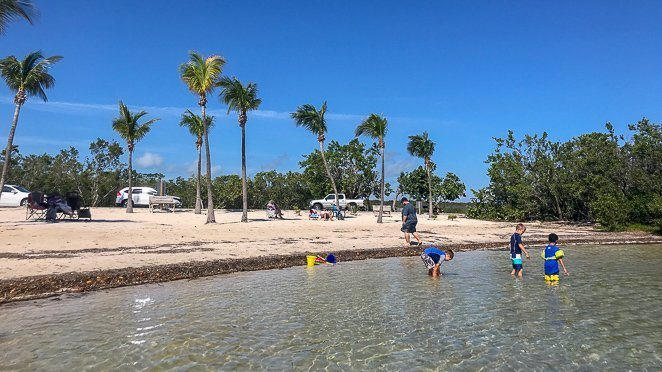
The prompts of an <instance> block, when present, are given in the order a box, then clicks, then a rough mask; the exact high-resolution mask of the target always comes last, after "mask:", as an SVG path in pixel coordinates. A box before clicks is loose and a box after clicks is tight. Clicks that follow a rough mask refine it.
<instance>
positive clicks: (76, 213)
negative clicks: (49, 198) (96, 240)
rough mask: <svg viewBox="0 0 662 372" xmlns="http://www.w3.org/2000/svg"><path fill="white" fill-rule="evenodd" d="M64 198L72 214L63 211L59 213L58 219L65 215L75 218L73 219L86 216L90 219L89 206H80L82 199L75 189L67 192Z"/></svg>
mask: <svg viewBox="0 0 662 372" xmlns="http://www.w3.org/2000/svg"><path fill="white" fill-rule="evenodd" d="M65 199H66V201H67V205H68V206H69V207H70V208H71V211H72V212H73V214H72V215H67V214H65V213H60V219H62V218H66V217H69V218H75V219H81V218H88V219H90V220H91V219H92V213H91V212H90V208H83V207H82V201H81V198H80V195H79V194H78V192H76V191H70V192H68V193H67V195H66V198H65Z"/></svg>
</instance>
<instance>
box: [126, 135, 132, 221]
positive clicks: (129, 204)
mask: <svg viewBox="0 0 662 372" xmlns="http://www.w3.org/2000/svg"><path fill="white" fill-rule="evenodd" d="M126 213H133V150H132V149H131V148H129V191H128V195H127V198H126Z"/></svg>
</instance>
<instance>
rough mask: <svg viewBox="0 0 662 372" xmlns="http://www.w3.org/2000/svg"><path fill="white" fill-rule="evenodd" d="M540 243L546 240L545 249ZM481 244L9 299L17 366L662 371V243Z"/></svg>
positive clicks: (4, 334)
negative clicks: (554, 276)
mask: <svg viewBox="0 0 662 372" xmlns="http://www.w3.org/2000/svg"><path fill="white" fill-rule="evenodd" d="M535 251H537V250H535ZM565 251H566V255H567V256H566V257H567V258H566V261H567V265H568V268H569V269H570V271H571V276H569V277H563V278H562V279H561V283H560V284H559V285H558V286H548V285H547V284H545V282H544V281H543V280H542V279H541V276H542V265H543V263H542V259H541V258H539V256H538V255H537V254H536V255H535V256H534V258H533V259H532V260H529V261H525V278H524V280H515V279H513V278H511V276H510V262H509V259H508V254H507V253H505V252H491V251H480V252H466V253H460V254H458V255H457V256H456V259H455V260H453V261H451V262H448V263H446V264H444V266H443V268H442V272H443V273H444V274H445V275H444V276H443V277H442V278H441V279H433V278H430V277H428V276H427V275H426V272H425V270H424V267H423V264H422V263H421V262H420V259H419V258H417V257H414V258H392V259H381V260H367V261H355V262H347V263H341V264H339V265H337V266H336V267H315V268H313V269H306V268H303V267H295V268H290V269H285V270H271V271H261V272H250V273H240V274H233V275H224V276H217V277H210V278H204V279H199V280H191V281H178V282H171V283H165V284H161V285H144V286H137V287H127V288H119V289H114V290H109V291H101V292H94V293H90V294H87V295H82V296H65V297H62V298H61V299H58V300H53V299H46V300H39V301H33V302H24V303H16V304H10V305H7V306H2V307H0V357H1V358H2V363H1V364H0V367H1V368H2V369H12V370H14V369H19V370H35V369H40V370H98V369H104V370H106V369H108V370H109V369H123V370H137V369H156V370H160V369H170V368H174V369H187V368H192V367H193V368H196V369H208V370H217V369H223V370H228V369H239V370H245V369H266V368H271V369H277V370H282V369H286V370H288V369H296V370H311V369H312V370H318V369H330V370H367V369H371V370H372V369H384V370H411V369H416V370H426V369H430V370H435V369H442V370H477V369H483V370H494V369H496V370H512V369H519V370H549V369H554V370H628V369H631V370H651V371H652V370H660V369H661V366H662V359H661V356H662V320H661V319H662V301H661V298H662V296H661V295H662V284H661V283H662V281H661V280H662V246H660V245H657V246H652V245H648V246H608V247H570V248H566V249H565Z"/></svg>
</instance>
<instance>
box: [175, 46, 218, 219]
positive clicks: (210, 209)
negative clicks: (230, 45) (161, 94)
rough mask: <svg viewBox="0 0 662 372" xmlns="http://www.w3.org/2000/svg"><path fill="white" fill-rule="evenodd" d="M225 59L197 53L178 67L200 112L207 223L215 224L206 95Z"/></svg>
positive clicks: (216, 81)
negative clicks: (205, 164) (203, 143)
mask: <svg viewBox="0 0 662 372" xmlns="http://www.w3.org/2000/svg"><path fill="white" fill-rule="evenodd" d="M224 64H225V59H223V57H221V56H209V57H207V58H205V57H203V56H202V55H201V54H199V53H197V52H190V53H189V61H188V62H186V63H183V64H182V65H181V66H179V74H180V76H181V78H182V80H183V81H184V83H185V84H186V86H187V87H188V89H189V90H190V91H191V93H193V94H195V95H197V96H198V97H199V99H198V105H199V106H200V109H201V111H202V123H203V132H204V142H205V153H206V157H207V176H206V181H207V223H214V222H216V218H215V216H214V200H213V199H212V192H213V190H212V187H211V154H210V152H209V135H208V133H207V132H208V131H207V112H206V110H207V95H208V94H211V93H212V92H213V91H214V88H216V85H217V83H218V79H219V77H220V76H221V70H222V69H223V65H224Z"/></svg>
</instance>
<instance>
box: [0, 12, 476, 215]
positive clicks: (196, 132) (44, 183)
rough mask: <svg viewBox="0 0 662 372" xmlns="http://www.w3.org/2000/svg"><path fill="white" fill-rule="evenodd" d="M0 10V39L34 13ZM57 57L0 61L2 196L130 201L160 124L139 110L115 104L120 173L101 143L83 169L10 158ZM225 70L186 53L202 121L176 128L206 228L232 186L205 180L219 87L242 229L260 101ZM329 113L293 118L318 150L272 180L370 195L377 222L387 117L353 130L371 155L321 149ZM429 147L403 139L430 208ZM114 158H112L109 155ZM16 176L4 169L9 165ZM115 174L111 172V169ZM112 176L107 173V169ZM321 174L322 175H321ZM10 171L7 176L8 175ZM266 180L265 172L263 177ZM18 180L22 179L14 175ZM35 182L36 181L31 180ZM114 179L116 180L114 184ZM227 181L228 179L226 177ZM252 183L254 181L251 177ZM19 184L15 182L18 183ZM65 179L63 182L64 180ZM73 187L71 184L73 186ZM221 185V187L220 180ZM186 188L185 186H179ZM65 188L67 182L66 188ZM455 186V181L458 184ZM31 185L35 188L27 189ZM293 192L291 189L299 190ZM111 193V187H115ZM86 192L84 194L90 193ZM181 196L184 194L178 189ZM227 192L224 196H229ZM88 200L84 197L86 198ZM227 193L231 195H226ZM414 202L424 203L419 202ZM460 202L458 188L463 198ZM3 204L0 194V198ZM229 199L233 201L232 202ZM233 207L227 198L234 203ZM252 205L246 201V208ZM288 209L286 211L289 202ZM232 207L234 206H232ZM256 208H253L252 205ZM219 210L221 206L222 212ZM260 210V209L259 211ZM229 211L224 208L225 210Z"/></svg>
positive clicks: (109, 147)
mask: <svg viewBox="0 0 662 372" xmlns="http://www.w3.org/2000/svg"><path fill="white" fill-rule="evenodd" d="M2 4H3V5H2V6H0V34H2V33H3V32H4V30H5V28H6V25H7V23H9V22H10V21H14V20H18V19H25V20H27V21H28V22H30V23H32V21H33V18H34V16H35V15H36V9H35V8H34V6H33V5H32V2H31V1H29V0H6V1H3V3H2ZM61 59H62V57H61V56H52V57H44V55H43V54H42V53H41V52H40V51H36V52H32V53H29V54H28V55H27V56H26V57H25V58H23V59H22V60H21V59H18V58H17V57H15V56H9V57H6V58H4V59H2V60H0V76H2V78H3V79H4V81H5V83H6V84H7V87H8V88H9V89H10V90H11V91H12V92H14V104H15V111H14V115H13V120H12V124H11V126H10V131H9V136H8V139H7V146H6V147H5V151H4V154H3V166H2V173H1V175H0V189H1V188H2V186H3V185H4V184H5V182H6V180H8V179H10V177H13V178H12V179H14V181H12V182H15V183H22V184H23V185H25V186H27V187H28V188H35V187H36V188H46V189H48V188H50V189H51V191H53V189H63V188H64V185H67V186H68V187H70V188H71V187H73V186H75V187H76V188H77V189H78V191H79V193H80V194H81V195H82V196H83V197H84V198H85V196H86V195H87V197H88V198H89V203H90V204H91V205H93V206H95V205H97V204H99V205H107V204H110V203H111V200H112V197H111V196H110V194H111V193H110V192H109V191H108V190H109V189H106V188H108V187H109V185H111V184H113V186H117V183H118V179H116V177H120V178H123V177H126V179H127V181H128V182H127V183H128V195H131V193H132V188H133V184H134V180H135V181H139V180H140V177H141V175H140V174H139V173H136V172H135V171H134V170H133V153H134V151H135V148H136V145H137V143H138V142H139V141H140V140H142V139H143V138H144V137H145V136H146V135H147V134H148V133H149V132H150V130H151V129H152V126H153V125H154V124H155V123H157V122H158V121H159V118H151V119H148V118H147V117H146V116H147V115H148V113H147V112H145V111H140V112H131V111H130V110H129V108H128V106H127V105H125V104H124V102H122V100H120V101H119V105H118V108H119V114H118V116H117V117H115V118H114V119H113V120H112V128H113V130H115V131H116V132H117V134H118V135H119V136H120V137H121V138H122V139H123V141H124V142H125V143H124V144H125V146H126V149H127V152H128V154H127V155H128V165H127V169H126V171H125V172H124V173H122V172H121V171H120V170H119V169H115V168H117V167H119V158H118V157H117V156H116V155H117V154H118V153H120V154H121V153H123V151H122V149H121V148H119V145H118V144H117V143H115V142H112V143H110V142H107V141H105V140H101V139H98V140H97V141H96V142H94V143H93V144H92V145H90V152H91V156H90V157H89V158H87V159H85V161H84V162H80V161H78V151H77V150H76V149H74V148H69V149H65V150H62V151H60V153H59V154H57V155H55V156H50V155H47V154H44V155H29V156H26V157H20V154H18V153H16V148H15V146H14V145H13V141H14V135H15V132H16V127H17V124H18V119H19V115H20V111H21V108H22V107H23V105H24V104H25V103H26V102H27V99H28V98H30V97H38V98H40V99H42V100H43V101H47V100H48V98H47V96H46V90H48V89H50V88H52V87H53V86H54V84H55V78H54V77H53V76H52V75H51V74H50V73H49V70H50V68H51V67H52V66H53V64H55V63H57V62H59V61H60V60H61ZM225 64H226V60H225V58H223V57H222V56H220V55H211V56H203V55H201V54H200V53H197V52H195V51H192V52H190V53H189V56H188V60H187V61H186V62H184V63H182V64H181V65H180V66H179V68H178V72H179V77H180V78H181V80H182V82H183V83H184V84H185V85H186V87H187V88H188V89H189V91H190V92H191V93H192V94H193V96H194V97H195V98H197V104H198V106H199V107H200V115H199V116H198V115H197V114H195V113H193V112H192V111H190V110H187V111H186V112H184V113H183V114H182V118H181V121H180V125H181V126H182V127H185V128H187V129H188V131H189V132H190V133H191V134H192V135H193V137H194V139H195V146H196V149H197V155H198V162H197V174H196V175H195V177H194V178H193V181H194V182H193V183H194V184H193V185H189V186H191V189H192V190H193V189H195V201H194V202H193V204H194V206H195V207H194V208H195V209H194V213H196V214H200V213H202V207H203V201H202V199H203V198H202V194H203V193H206V194H207V198H206V199H207V203H206V204H207V222H208V223H213V222H215V216H214V193H215V191H217V189H219V188H220V189H224V188H225V186H224V185H225V184H227V183H230V184H232V183H233V182H234V178H233V177H232V176H220V177H216V178H215V179H212V177H211V155H210V146H209V131H210V129H211V127H212V125H213V122H214V118H213V117H210V116H208V115H207V114H206V110H207V104H208V101H209V98H210V97H211V96H212V95H213V94H214V91H215V90H216V89H217V88H218V89H219V90H220V92H219V95H218V99H219V101H220V102H221V103H222V104H224V105H226V106H227V113H228V114H230V112H231V111H234V112H235V113H236V114H237V121H238V124H239V126H240V128H241V144H242V146H241V204H242V212H243V213H242V217H241V221H242V222H247V221H248V216H247V211H248V208H249V203H256V200H259V196H257V195H253V197H252V198H251V197H250V196H249V194H250V193H249V188H250V187H251V182H253V181H251V180H249V178H248V177H247V174H246V170H247V164H246V124H247V121H248V113H249V112H250V111H253V110H257V109H258V108H259V106H260V105H261V103H262V100H261V99H260V98H259V97H258V88H257V84H255V83H253V82H248V83H245V84H244V83H242V82H241V81H240V80H238V79H237V78H236V77H232V78H230V77H228V76H222V71H223V67H224V65H225ZM326 111H327V102H326V101H325V102H324V103H323V104H322V106H321V107H320V108H319V109H318V108H316V107H315V106H314V105H312V104H303V105H300V106H298V107H297V109H296V110H295V111H294V112H293V113H292V114H291V117H292V119H293V120H294V124H295V125H296V126H299V127H303V128H305V129H306V130H308V131H310V132H311V133H312V134H313V135H315V136H317V141H318V142H319V150H315V152H313V153H312V154H310V155H308V156H306V157H305V160H303V161H302V162H301V165H302V167H304V169H305V170H304V172H303V174H297V173H293V172H289V173H287V174H286V175H282V174H278V173H277V174H276V175H277V176H278V177H276V175H274V177H275V178H277V179H279V180H283V178H284V180H285V181H293V183H292V184H296V182H295V180H297V179H298V178H300V177H303V178H304V179H305V180H306V182H305V183H306V185H307V189H308V190H309V191H310V194H305V193H304V194H299V196H300V197H303V196H306V195H315V194H317V193H318V192H319V194H317V195H322V194H324V192H321V191H324V190H329V188H330V189H331V190H333V193H334V194H335V202H336V205H339V203H338V193H339V190H340V191H342V192H344V193H345V194H347V195H348V196H351V197H364V198H365V199H368V198H369V196H370V195H373V194H374V195H379V199H380V208H379V217H378V220H377V221H378V222H382V214H383V206H384V199H385V197H386V195H388V194H389V193H390V192H391V189H390V185H387V183H386V182H385V146H386V142H385V137H386V134H387V131H388V121H387V119H386V118H385V117H383V116H380V115H377V114H370V115H369V116H368V117H367V118H366V119H365V120H363V121H361V122H360V123H359V124H358V125H357V127H356V130H355V133H354V134H355V136H356V137H357V138H358V137H361V136H365V137H368V138H371V139H373V140H374V141H375V142H374V144H373V146H372V147H371V148H369V149H366V148H365V145H363V144H361V143H360V142H359V141H358V140H352V141H351V142H350V143H349V144H347V145H340V144H339V143H338V142H335V141H331V142H330V143H329V148H326V146H325V141H326V134H327V131H328V128H327V122H326V118H325V114H326ZM203 146H204V154H205V158H206V161H205V164H206V172H205V175H204V182H203V176H202V147H203ZM434 148H435V144H434V142H433V141H432V140H431V139H430V138H429V136H428V134H427V133H423V134H422V135H415V136H410V137H409V144H408V146H407V150H408V151H409V153H410V154H411V155H413V156H416V157H420V158H421V159H423V160H424V163H425V168H424V169H425V172H426V179H427V183H428V186H427V198H428V202H429V203H430V205H432V204H433V203H434V197H433V195H441V194H444V195H450V194H449V193H447V192H446V193H444V192H441V191H440V187H441V186H433V181H435V182H436V180H437V178H435V177H434V175H433V174H432V172H433V169H432V162H431V156H432V155H433V153H434ZM118 151H119V152H118ZM111 154H112V155H111ZM12 156H16V157H17V159H16V161H12ZM377 157H381V172H380V176H381V177H380V180H379V181H376V180H375V177H376V172H375V171H374V170H373V169H374V167H375V166H376V162H377ZM13 163H16V164H15V165H14V169H13V170H12V169H10V168H11V167H10V166H11V165H12V164H13ZM62 164H66V165H67V166H70V167H71V169H69V170H64V169H60V168H59V167H60V166H64V165H62ZM48 166H53V167H56V169H54V170H51V171H53V172H55V173H56V174H58V173H60V174H62V175H63V177H64V178H61V179H56V180H43V179H41V178H43V177H46V178H48V175H47V173H41V174H40V175H38V176H36V175H35V173H34V172H30V171H26V168H30V167H41V169H40V171H42V172H43V171H44V170H45V168H47V167H48ZM111 168H112V169H114V170H112V169H111ZM109 169H111V170H109ZM320 170H324V173H325V175H324V174H320ZM10 171H11V172H12V174H13V175H10ZM269 174H271V173H269ZM19 175H21V176H19ZM38 177H41V178H40V180H39V181H38V180H37V179H36V178H38ZM114 177H115V178H114ZM228 177H229V178H228ZM256 177H257V175H256ZM17 180H20V181H17ZM67 180H69V181H67ZM72 180H77V182H74V183H75V185H73V184H71V183H70V181H71V182H73V181H72ZM223 180H226V181H227V182H225V181H223ZM175 181H178V182H174V181H173V182H174V183H173V185H174V187H175V188H176V187H181V186H182V185H184V184H186V183H187V182H189V183H190V181H191V180H190V179H186V180H184V179H180V178H178V179H177V180H175ZM185 181H186V182H185ZM67 182H69V183H67ZM458 182H459V180H458ZM33 185H34V186H33ZM298 187H299V186H296V187H294V189H297V188H298ZM116 188H117V187H116ZM399 190H400V192H404V193H407V192H409V191H411V192H413V191H414V189H413V188H406V187H405V188H402V187H401V188H399ZM88 191H89V193H88ZM181 192H182V193H183V194H188V191H186V192H185V191H184V190H181ZM228 192H230V191H229V190H228ZM88 194H89V195H88ZM230 194H231V193H230ZM416 195H417V196H420V197H423V196H422V195H418V194H416ZM457 195H458V196H459V195H464V185H462V193H461V194H460V193H457ZM226 196H227V195H221V194H219V195H217V199H218V200H220V202H226V203H224V204H232V203H231V202H230V200H227V199H224V198H225V197H226ZM0 197H1V195H0ZM230 199H232V198H230ZM284 199H286V200H288V202H286V203H284V204H283V205H284V207H290V206H293V205H294V204H296V205H297V206H301V205H302V204H303V203H302V202H301V200H296V201H295V199H296V198H294V199H289V198H284ZM232 200H233V199H232ZM251 200H252V202H251ZM290 202H291V203H292V205H288V203H290ZM232 205H233V206H234V204H232ZM253 205H254V204H253ZM224 206H225V205H224ZM258 206H259V205H258ZM225 207H228V206H225ZM126 208H127V209H126V211H127V213H131V212H133V201H132V198H130V197H129V198H128V199H127V205H126ZM429 213H430V217H432V213H433V208H430V211H429Z"/></svg>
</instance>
